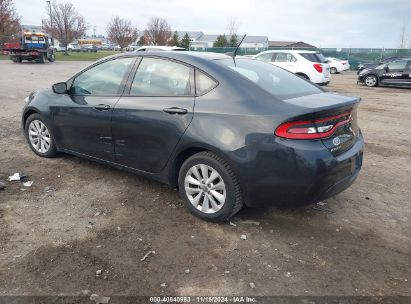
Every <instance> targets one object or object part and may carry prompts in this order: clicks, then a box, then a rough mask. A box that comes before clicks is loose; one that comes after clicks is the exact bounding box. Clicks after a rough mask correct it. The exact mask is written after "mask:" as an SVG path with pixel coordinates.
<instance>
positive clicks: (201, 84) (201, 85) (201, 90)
mask: <svg viewBox="0 0 411 304" xmlns="http://www.w3.org/2000/svg"><path fill="white" fill-rule="evenodd" d="M195 75H196V76H195V78H196V95H204V94H206V93H208V92H210V91H211V90H212V89H214V88H215V87H216V86H217V84H218V83H217V82H216V81H215V80H214V79H212V78H211V77H208V76H207V75H206V74H204V73H203V72H200V71H199V70H196V74H195Z"/></svg>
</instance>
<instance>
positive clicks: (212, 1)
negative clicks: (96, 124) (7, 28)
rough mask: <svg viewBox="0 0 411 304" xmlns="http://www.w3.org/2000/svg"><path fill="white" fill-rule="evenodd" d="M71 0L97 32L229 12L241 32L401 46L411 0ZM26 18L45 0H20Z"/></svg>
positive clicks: (217, 18) (33, 18)
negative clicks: (114, 25)
mask: <svg viewBox="0 0 411 304" xmlns="http://www.w3.org/2000/svg"><path fill="white" fill-rule="evenodd" d="M62 1H63V2H64V1H67V2H72V3H73V4H74V5H75V7H76V8H77V9H78V11H79V12H80V14H81V15H83V16H84V17H85V18H86V20H87V22H88V24H89V25H90V29H89V33H90V34H92V33H93V27H96V33H97V34H103V35H105V34H106V33H105V28H106V24H107V22H108V20H109V19H110V18H111V17H112V16H113V15H119V16H120V17H122V18H127V19H130V20H131V21H132V22H133V23H134V24H135V25H136V26H137V27H138V28H139V29H144V28H145V26H146V24H147V22H148V20H149V19H150V18H151V17H153V16H158V17H162V18H165V19H167V20H168V22H169V23H170V25H171V27H172V29H173V30H186V31H189V30H190V31H202V32H204V33H206V34H219V33H223V32H225V31H227V23H228V20H229V19H230V18H235V19H236V20H237V22H238V24H239V30H238V31H239V33H246V34H248V35H264V36H268V37H269V39H270V40H290V41H305V42H308V43H311V44H314V45H316V46H319V47H386V48H388V47H398V45H399V37H400V28H401V26H402V24H403V23H404V21H407V20H409V29H410V31H411V0H390V1H384V0H334V1H326V0H273V1H269V0H203V1H198V0H197V1H194V0H193V1H189V0H151V1H150V0H110V1H108V0H71V1H70V0H62ZM14 2H15V5H16V9H17V11H18V13H19V15H20V16H21V17H22V23H23V24H32V25H41V19H42V17H46V8H45V7H46V3H45V1H43V0H15V1H14Z"/></svg>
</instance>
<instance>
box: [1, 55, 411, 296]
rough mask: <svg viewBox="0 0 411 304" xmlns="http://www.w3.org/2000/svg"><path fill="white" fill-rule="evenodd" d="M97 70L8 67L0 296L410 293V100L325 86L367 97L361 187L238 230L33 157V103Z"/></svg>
mask: <svg viewBox="0 0 411 304" xmlns="http://www.w3.org/2000/svg"><path fill="white" fill-rule="evenodd" d="M87 64H88V63H86V62H55V63H52V64H50V63H46V64H35V63H33V64H29V63H23V64H13V63H12V62H11V61H6V60H5V61H0V72H1V79H0V151H1V152H0V181H3V182H5V183H6V186H7V188H6V190H5V191H2V192H0V246H1V250H0V295H57V294H64V295H79V294H81V293H82V292H84V293H88V292H92V293H98V294H105V295H166V294H167V295H238V294H247V295H340V296H344V295H373V296H382V295H408V296H411V233H410V231H411V225H410V220H411V202H410V197H411V192H410V184H411V178H410V176H411V153H410V151H411V141H410V134H409V127H410V126H411V90H407V89H396V88H367V87H364V86H359V85H356V75H355V73H354V72H348V73H344V74H339V75H334V76H333V79H332V82H331V84H330V85H329V86H328V87H327V88H328V89H329V90H331V91H337V92H341V93H345V94H349V95H350V94H351V95H358V96H361V97H362V99H363V101H362V104H361V106H360V109H359V122H360V126H361V127H362V130H363V132H364V136H365V140H366V147H365V155H364V156H365V158H364V166H363V170H362V172H361V175H360V177H359V179H358V181H357V182H356V183H355V184H354V185H353V186H352V187H351V188H349V189H348V190H346V191H345V192H343V193H341V194H339V195H338V196H336V197H334V198H331V199H328V200H327V201H325V202H323V204H321V205H313V206H308V207H306V208H303V209H297V210H286V209H285V210H284V209H281V210H279V209H276V208H275V207H272V206H267V207H265V208H260V209H250V208H247V209H244V210H242V211H241V212H240V213H239V214H238V218H236V219H235V220H233V221H234V222H236V223H235V226H234V225H231V224H229V223H222V224H212V223H207V222H204V221H202V220H199V219H197V218H195V217H193V216H192V215H191V214H190V213H189V212H188V211H187V210H186V208H185V207H184V206H183V204H182V201H181V200H180V198H179V196H178V194H177V192H175V191H174V190H173V189H170V188H169V187H167V186H165V185H162V184H159V183H157V182H154V181H151V180H148V179H145V178H142V177H139V176H135V175H132V174H129V173H126V172H122V171H118V170H116V169H112V168H109V167H106V166H103V165H99V164H96V163H93V162H90V161H87V160H82V159H79V158H77V157H73V156H70V155H62V156H61V157H58V158H56V159H42V158H39V157H37V156H35V155H34V154H33V153H32V152H31V150H30V149H29V147H28V146H27V144H26V142H25V139H24V138H23V136H22V133H21V128H20V112H21V109H22V106H23V99H24V98H25V97H26V96H27V95H28V94H29V92H30V91H32V90H33V89H36V88H39V87H49V86H50V85H51V84H52V83H55V82H57V81H61V80H65V79H67V78H68V77H69V76H71V75H72V74H74V73H75V72H76V71H79V70H80V69H81V68H83V67H84V66H86V65H87ZM15 172H21V173H24V174H26V175H28V176H29V177H30V179H31V180H33V181H34V183H33V185H32V187H30V188H26V187H24V186H22V185H21V184H20V182H8V181H7V177H8V176H9V175H11V174H13V173H15ZM47 190H48V191H47ZM241 220H243V221H244V220H248V221H249V222H241ZM250 221H251V222H250ZM252 221H256V222H252ZM243 234H244V235H246V236H247V239H246V240H242V239H241V235H243ZM149 251H154V252H155V253H152V254H151V255H149V256H148V257H147V258H146V259H145V260H144V261H142V260H141V259H142V258H143V257H144V256H145V255H146V254H147V253H148V252H149ZM99 270H101V274H100V275H97V276H96V272H97V271H99ZM98 273H99V272H98ZM250 283H253V284H250ZM252 287H254V288H252Z"/></svg>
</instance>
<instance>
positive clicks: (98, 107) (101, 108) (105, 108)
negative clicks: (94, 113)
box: [94, 104, 110, 111]
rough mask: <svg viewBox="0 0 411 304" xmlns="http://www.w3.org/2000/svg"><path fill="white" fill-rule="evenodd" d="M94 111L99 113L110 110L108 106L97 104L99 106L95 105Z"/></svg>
mask: <svg viewBox="0 0 411 304" xmlns="http://www.w3.org/2000/svg"><path fill="white" fill-rule="evenodd" d="M94 109H96V110H99V111H107V110H110V106H109V105H105V104H99V105H96V106H95V107H94Z"/></svg>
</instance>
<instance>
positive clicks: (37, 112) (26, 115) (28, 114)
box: [22, 108, 40, 129]
mask: <svg viewBox="0 0 411 304" xmlns="http://www.w3.org/2000/svg"><path fill="white" fill-rule="evenodd" d="M33 114H40V112H39V111H37V110H35V109H33V108H31V109H29V110H27V111H26V112H25V113H24V114H23V121H22V124H23V129H24V128H25V126H26V121H27V119H28V118H29V117H30V116H31V115H33Z"/></svg>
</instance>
